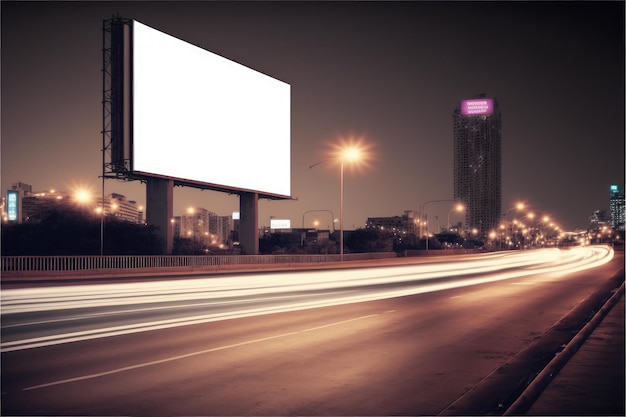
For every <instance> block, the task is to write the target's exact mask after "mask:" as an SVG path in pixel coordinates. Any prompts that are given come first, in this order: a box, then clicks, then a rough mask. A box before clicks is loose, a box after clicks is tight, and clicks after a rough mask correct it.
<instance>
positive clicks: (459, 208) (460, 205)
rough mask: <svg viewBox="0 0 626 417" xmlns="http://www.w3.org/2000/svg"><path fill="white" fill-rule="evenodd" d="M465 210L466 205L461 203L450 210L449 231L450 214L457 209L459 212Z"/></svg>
mask: <svg viewBox="0 0 626 417" xmlns="http://www.w3.org/2000/svg"><path fill="white" fill-rule="evenodd" d="M463 210H465V206H464V205H463V204H461V203H459V204H457V205H456V206H455V207H453V208H452V209H451V210H450V211H449V212H448V231H450V214H452V212H453V211H456V212H457V213H460V212H462V211H463Z"/></svg>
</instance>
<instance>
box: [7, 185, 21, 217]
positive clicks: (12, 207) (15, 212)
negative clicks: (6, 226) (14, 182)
mask: <svg viewBox="0 0 626 417" xmlns="http://www.w3.org/2000/svg"><path fill="white" fill-rule="evenodd" d="M19 198H20V195H19V192H18V191H16V190H9V191H7V207H6V210H7V219H8V220H9V221H10V222H16V221H19V219H20V208H19V207H20V205H19V204H20V202H19Z"/></svg>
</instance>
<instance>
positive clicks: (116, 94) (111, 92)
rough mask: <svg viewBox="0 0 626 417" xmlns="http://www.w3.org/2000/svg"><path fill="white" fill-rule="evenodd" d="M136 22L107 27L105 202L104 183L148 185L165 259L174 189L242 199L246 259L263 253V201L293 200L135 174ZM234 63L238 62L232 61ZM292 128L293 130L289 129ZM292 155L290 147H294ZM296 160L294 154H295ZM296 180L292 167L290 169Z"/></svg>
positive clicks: (114, 21)
mask: <svg viewBox="0 0 626 417" xmlns="http://www.w3.org/2000/svg"><path fill="white" fill-rule="evenodd" d="M133 21H134V20H133V19H127V18H122V17H120V16H119V15H114V16H113V17H112V18H111V19H105V20H103V25H102V34H103V35H102V131H101V133H102V149H101V151H102V201H104V195H105V187H104V184H105V179H117V180H121V181H140V182H143V183H145V184H146V194H147V196H146V201H147V203H148V204H147V207H146V220H147V221H148V223H149V224H152V225H154V226H156V229H157V234H158V235H159V237H160V239H161V242H162V245H161V247H162V250H163V252H164V253H166V254H171V253H172V251H173V228H172V227H171V224H170V222H171V219H172V216H173V191H172V190H173V187H174V186H182V187H192V188H197V189H200V190H211V191H217V192H223V193H228V194H236V195H238V196H239V204H240V213H241V220H240V241H241V246H242V250H243V252H244V253H245V254H249V255H256V254H258V252H259V231H258V200H259V198H264V199H269V200H293V197H292V196H290V195H282V194H275V193H271V192H264V191H259V190H250V189H246V188H239V187H234V186H227V185H220V184H214V183H209V182H201V181H194V180H190V179H184V178H173V177H168V176H165V175H158V174H145V173H137V172H134V170H133V142H132V136H133V126H132V123H133V117H132V113H133V97H132V93H133V91H132V90H133V89H132V85H133V63H132V59H133V52H132V48H133V40H132V36H133V30H132V25H133ZM233 62H234V61H233ZM290 129H291V126H290ZM290 152H291V146H290ZM290 160H291V155H290ZM289 171H290V172H289V175H291V167H289ZM100 248H101V249H100V254H101V256H103V255H104V216H102V217H101V229H100Z"/></svg>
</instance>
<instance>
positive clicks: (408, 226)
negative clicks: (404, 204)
mask: <svg viewBox="0 0 626 417" xmlns="http://www.w3.org/2000/svg"><path fill="white" fill-rule="evenodd" d="M418 222H419V219H418V218H417V217H416V216H415V213H414V212H413V211H412V210H407V211H405V212H404V214H403V215H402V216H393V217H368V218H367V223H366V224H365V227H366V228H368V229H381V230H389V231H391V232H397V233H409V234H414V235H417V234H418V228H419V225H418Z"/></svg>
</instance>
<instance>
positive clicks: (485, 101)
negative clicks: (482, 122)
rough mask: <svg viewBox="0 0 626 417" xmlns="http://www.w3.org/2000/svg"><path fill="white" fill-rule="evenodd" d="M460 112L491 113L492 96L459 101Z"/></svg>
mask: <svg viewBox="0 0 626 417" xmlns="http://www.w3.org/2000/svg"><path fill="white" fill-rule="evenodd" d="M461 114H462V115H463V116H475V115H484V114H493V99H492V98H474V99H470V100H463V101H461Z"/></svg>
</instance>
